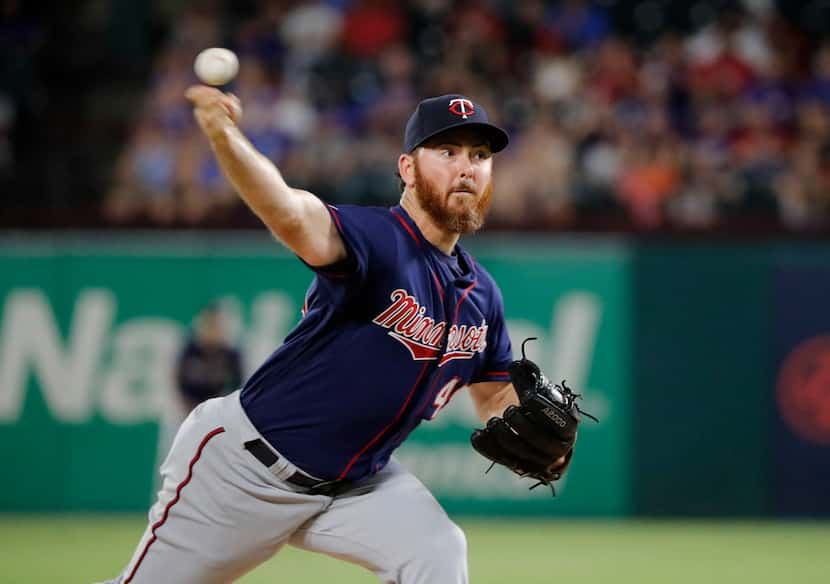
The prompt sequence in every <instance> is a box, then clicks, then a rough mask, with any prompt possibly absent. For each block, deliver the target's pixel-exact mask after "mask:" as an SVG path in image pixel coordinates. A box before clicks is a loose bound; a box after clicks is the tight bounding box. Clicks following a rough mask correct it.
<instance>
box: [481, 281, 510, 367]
mask: <svg viewBox="0 0 830 584" xmlns="http://www.w3.org/2000/svg"><path fill="white" fill-rule="evenodd" d="M493 290H494V292H493V314H492V315H491V320H490V321H489V323H488V327H487V348H486V349H485V360H484V367H482V369H481V372H480V373H479V375H478V377H477V378H476V379H474V380H473V383H480V382H483V381H510V376H509V375H508V374H507V368H508V366H509V365H510V363H512V362H513V347H512V346H511V344H510V335H508V333H507V323H506V322H505V320H504V300H503V299H502V296H501V292H500V291H499V289H498V287H496V286H495V284H494V286H493Z"/></svg>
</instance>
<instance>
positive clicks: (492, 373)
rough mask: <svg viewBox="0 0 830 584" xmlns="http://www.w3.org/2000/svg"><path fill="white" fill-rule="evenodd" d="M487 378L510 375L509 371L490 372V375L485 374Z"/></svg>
mask: <svg viewBox="0 0 830 584" xmlns="http://www.w3.org/2000/svg"><path fill="white" fill-rule="evenodd" d="M484 375H485V376H486V377H492V376H494V375H509V373H508V372H507V371H490V372H489V373H485V374H484Z"/></svg>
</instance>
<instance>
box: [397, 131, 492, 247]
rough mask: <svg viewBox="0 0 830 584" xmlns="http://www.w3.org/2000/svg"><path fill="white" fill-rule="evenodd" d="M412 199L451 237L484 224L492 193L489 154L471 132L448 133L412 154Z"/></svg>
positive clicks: (484, 145) (480, 138) (490, 159)
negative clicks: (413, 194)
mask: <svg viewBox="0 0 830 584" xmlns="http://www.w3.org/2000/svg"><path fill="white" fill-rule="evenodd" d="M412 157H413V159H414V160H413V166H414V172H415V195H416V197H417V200H418V203H419V204H420V205H421V207H423V209H424V210H425V211H426V212H427V213H428V214H429V216H430V217H431V218H432V220H433V221H435V223H436V224H437V225H438V226H440V227H442V228H443V229H446V230H447V231H449V232H452V233H459V234H464V233H471V232H474V231H476V230H478V229H479V228H480V227H481V226H482V225H483V224H484V217H485V215H486V214H487V210H488V209H489V207H490V199H491V197H492V192H493V184H492V173H493V153H492V152H491V151H490V146H489V144H488V143H487V142H486V141H485V140H484V138H483V137H482V135H481V134H480V133H479V132H477V131H476V130H475V129H473V128H458V129H453V130H448V131H446V132H443V133H441V134H439V135H438V136H436V137H434V138H431V139H430V140H428V141H427V142H425V143H424V144H423V146H421V147H419V148H418V149H417V150H416V151H415V152H414V153H413V154H412Z"/></svg>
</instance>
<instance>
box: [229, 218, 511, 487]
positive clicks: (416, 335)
mask: <svg viewBox="0 0 830 584" xmlns="http://www.w3.org/2000/svg"><path fill="white" fill-rule="evenodd" d="M329 210H330V212H331V214H332V218H333V220H334V222H335V225H336V226H337V229H338V231H339V232H340V235H341V236H342V238H343V241H344V243H345V246H346V249H347V252H348V257H347V259H345V260H343V261H341V262H338V263H337V264H333V265H330V266H325V267H322V268H314V269H315V271H316V272H317V276H316V277H315V278H314V281H313V282H312V284H311V286H310V287H309V289H308V292H307V294H306V302H305V306H304V308H303V313H304V316H303V318H302V320H301V321H300V323H299V324H298V325H297V327H296V328H295V329H294V330H293V331H291V333H290V334H289V335H288V336H287V337H286V339H285V343H284V344H283V345H282V346H281V347H280V348H278V349H277V350H276V351H275V352H274V353H273V354H272V355H271V356H270V357H269V358H268V360H266V361H265V363H264V364H263V365H262V366H261V367H260V368H259V369H258V370H257V371H256V372H255V373H254V375H253V376H252V377H251V378H250V380H248V382H247V383H246V385H245V387H244V388H243V390H242V405H243V407H244V408H245V411H246V413H247V414H248V416H249V417H250V418H251V420H252V421H253V423H254V425H255V426H256V428H257V429H258V430H259V432H260V433H261V434H262V435H263V436H264V437H265V438H266V439H267V440H268V441H269V442H271V444H273V446H274V447H275V448H276V449H277V450H278V451H280V452H281V453H282V454H284V455H285V456H286V457H287V458H288V459H289V460H291V461H292V462H294V463H295V464H296V465H297V466H299V467H300V468H302V469H303V470H305V471H307V472H309V473H311V474H314V475H316V476H318V477H320V478H324V479H335V478H348V479H359V478H362V477H365V476H368V475H371V474H373V473H375V472H377V471H379V470H380V469H381V468H383V466H384V465H385V464H386V463H387V462H388V460H389V457H390V456H391V454H392V451H393V450H394V449H395V448H396V447H397V446H398V445H400V444H401V442H403V440H404V439H405V438H406V437H407V436H408V435H409V433H410V432H412V430H414V429H415V427H416V426H417V425H418V424H419V423H420V422H421V420H428V419H430V418H433V417H434V416H435V415H436V414H437V413H438V412H439V411H440V409H441V408H442V407H443V406H445V405H446V404H447V402H448V401H449V400H450V398H451V397H452V395H453V394H454V393H455V392H456V391H458V390H459V389H461V388H463V387H464V386H465V385H467V384H470V383H477V382H482V381H508V380H509V377H508V375H507V367H508V365H509V364H510V361H511V360H512V350H511V347H510V339H509V337H508V335H507V329H506V327H505V322H504V309H503V303H502V297H501V292H500V291H499V289H498V287H497V286H496V283H495V282H494V281H493V279H492V278H491V277H490V275H489V274H488V273H487V272H486V271H485V270H484V269H483V268H482V267H481V266H480V265H479V264H478V263H476V261H475V260H474V259H473V258H472V257H471V256H470V255H469V254H468V253H467V252H466V251H464V250H463V249H462V248H461V246H456V248H455V250H454V253H453V255H451V256H447V255H446V254H444V253H443V252H441V251H440V250H439V249H437V248H436V247H435V246H433V245H432V244H431V243H429V241H427V240H426V239H425V238H424V236H423V235H422V234H421V232H420V230H419V229H418V226H417V225H416V224H415V222H414V221H413V220H412V219H411V218H410V217H409V215H407V213H406V211H404V209H403V208H402V207H394V208H392V209H384V208H375V207H356V206H345V205H344V206H341V207H329Z"/></svg>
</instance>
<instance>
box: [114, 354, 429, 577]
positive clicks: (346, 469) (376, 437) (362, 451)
mask: <svg viewBox="0 0 830 584" xmlns="http://www.w3.org/2000/svg"><path fill="white" fill-rule="evenodd" d="M428 365H429V361H427V362H426V363H424V366H423V367H421V372H420V373H419V374H418V379H416V380H415V384H414V385H413V386H412V389H410V390H409V395H407V396H406V401H405V402H403V406H401V409H400V411H399V412H398V415H397V416H395V419H394V420H392V421H391V422H389V424H387V426H386V427H385V428H384V429H383V430H381V431H380V432H379V433H378V434H377V436H375V437H374V438H372V439H371V440H370V441H369V443H368V444H367V445H366V446H364V447H363V448H361V449H360V452H358V453H357V454H355V455H354V456H353V457H352V459H351V460H350V461H349V464H347V465H346V468H344V469H343V472H341V473H340V476H338V477H337V480H338V481H339V480H342V479H343V478H344V477H345V476H346V474H347V473H348V472H349V471H350V470H351V468H352V467H353V466H354V463H356V462H357V460H358V459H359V458H360V457H361V456H363V453H364V452H366V451H367V450H369V448H370V447H371V446H372V444H374V443H375V442H377V441H378V440H380V437H381V436H383V435H384V434H386V432H388V431H389V429H390V428H391V427H392V426H394V425H395V423H396V422H397V421H398V420H399V419H400V417H401V416H402V415H403V413H404V412H405V411H406V406H408V405H409V402H410V401H411V400H412V396H413V395H414V394H415V389H416V388H417V387H418V384H419V383H421V377H423V376H424V372H426V370H427V366H428ZM125 584H126V583H125Z"/></svg>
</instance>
